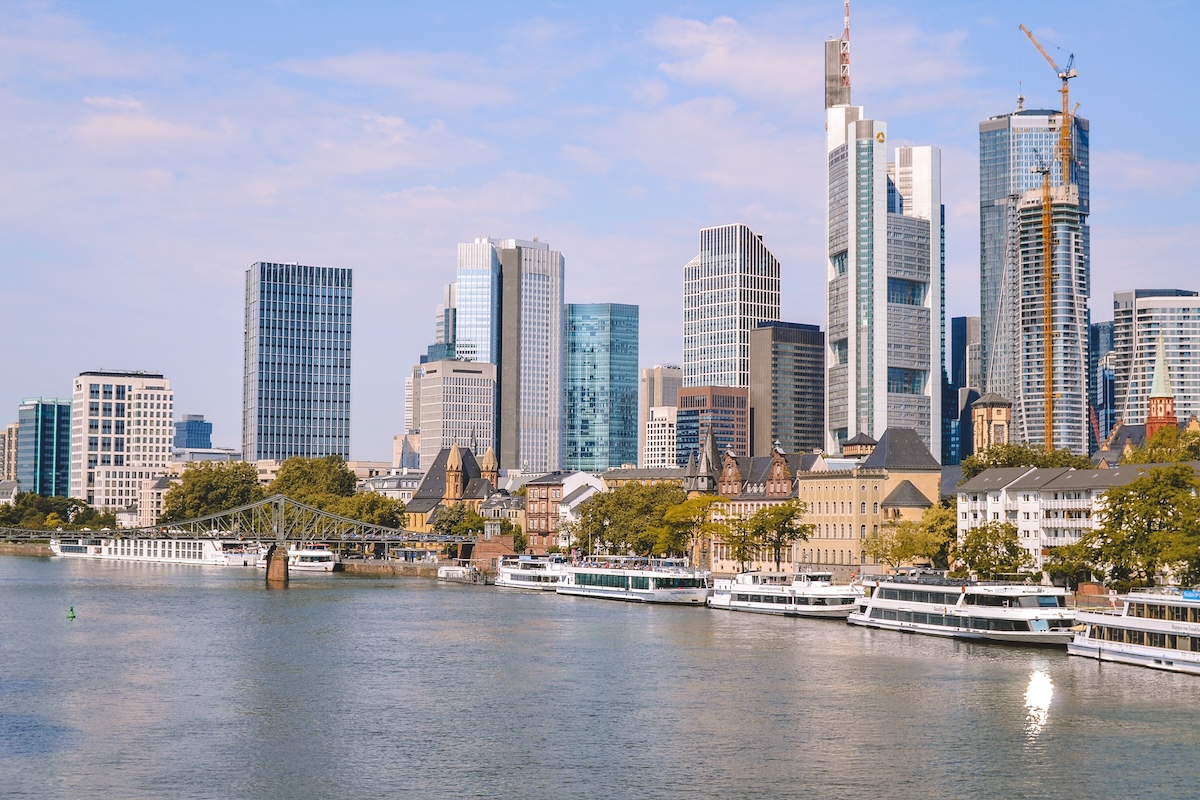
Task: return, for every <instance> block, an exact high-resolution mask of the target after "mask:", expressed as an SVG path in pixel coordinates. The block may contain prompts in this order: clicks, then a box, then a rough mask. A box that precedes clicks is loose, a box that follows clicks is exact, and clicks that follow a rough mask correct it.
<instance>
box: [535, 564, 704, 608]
mask: <svg viewBox="0 0 1200 800" xmlns="http://www.w3.org/2000/svg"><path fill="white" fill-rule="evenodd" d="M554 591H556V592H557V593H558V594H566V595H578V596H580V597H600V598H605V599H609V600H628V601H630V602H635V603H676V604H680V605H697V606H702V605H704V603H705V601H706V600H707V599H708V596H709V595H710V594H712V573H710V572H708V571H706V570H699V569H692V568H691V567H688V566H687V565H686V563H685V562H684V560H683V559H645V558H635V557H609V558H606V559H604V560H602V561H593V562H590V563H585V564H579V565H569V566H565V567H564V568H563V577H562V579H561V580H560V581H559V582H558V585H557V586H556V587H555V590H554Z"/></svg>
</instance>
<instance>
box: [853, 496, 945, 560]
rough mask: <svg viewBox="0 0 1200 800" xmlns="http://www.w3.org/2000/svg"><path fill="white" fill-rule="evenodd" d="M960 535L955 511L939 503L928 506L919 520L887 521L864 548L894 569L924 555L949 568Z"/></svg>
mask: <svg viewBox="0 0 1200 800" xmlns="http://www.w3.org/2000/svg"><path fill="white" fill-rule="evenodd" d="M957 537H958V521H957V520H956V519H955V517H954V511H953V510H952V509H951V508H949V507H948V506H944V505H942V504H941V503H936V504H934V505H932V506H930V507H929V508H927V509H925V512H924V513H923V514H922V515H921V519H919V520H888V521H887V522H885V523H884V524H883V528H882V529H881V530H880V531H879V533H877V534H875V535H874V536H872V537H870V538H869V539H867V540H865V541H864V542H863V550H864V551H865V552H866V554H867V555H869V556H871V557H872V558H874V559H875V560H876V561H880V562H882V563H884V564H887V565H888V566H889V567H891V568H892V569H899V568H900V566H901V565H903V564H905V563H909V564H911V563H912V562H913V561H915V560H917V559H921V558H927V559H929V561H930V562H931V563H932V564H933V565H934V566H935V567H938V568H939V569H946V568H948V567H949V561H950V548H951V546H952V545H953V543H954V541H955V539H956V538H957Z"/></svg>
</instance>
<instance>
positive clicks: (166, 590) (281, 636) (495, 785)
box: [0, 556, 1200, 800]
mask: <svg viewBox="0 0 1200 800" xmlns="http://www.w3.org/2000/svg"><path fill="white" fill-rule="evenodd" d="M261 576H262V573H261V572H258V571H255V570H254V569H252V568H249V569H248V568H217V567H195V566H182V565H158V564H126V563H103V562H87V561H75V560H66V559H50V558H25V557H6V556H0V796H2V797H5V798H39V799H40V798H165V797H170V798H289V799H297V798H382V797H406V798H440V797H479V798H510V797H512V798H591V799H599V798H603V799H604V800H607V799H608V798H677V797H680V796H682V795H685V794H686V795H689V796H694V797H700V798H708V797H721V798H736V799H737V800H742V798H759V797H804V798H856V799H861V798H965V797H987V798H991V797H995V798H1010V797H1011V798H1016V797H1021V798H1059V797H1073V798H1074V797H1081V798H1082V797H1105V798H1107V797H1154V798H1185V797H1194V796H1196V794H1197V791H1200V790H1197V788H1196V787H1197V786H1200V759H1197V757H1196V754H1197V752H1200V725H1198V724H1197V713H1196V712H1197V709H1198V708H1200V678H1197V677H1194V676H1185V675H1174V674H1169V673H1163V672H1157V671H1153V670H1147V669H1142V668H1138V667H1129V666H1123V665H1116V664H1099V663H1097V662H1094V661H1089V660H1087V659H1082V658H1075V657H1069V656H1067V654H1066V653H1065V652H1061V651H1057V650H1045V649H1032V648H1021V647H1005V646H998V645H985V644H969V643H959V642H953V641H948V640H943V639H939V638H934V637H925V636H913V635H905V634H898V633H893V632H889V631H870V630H864V629H859V628H854V627H851V626H848V625H845V624H844V623H840V622H830V621H824V620H798V619H782V618H774V617H771V618H767V617H763V616H759V615H751V614H738V613H730V612H714V611H709V610H707V609H697V608H670V607H647V606H639V605H632V604H624V603H616V602H608V601H601V600H591V599H585V598H565V597H558V596H556V595H554V594H552V593H551V594H541V593H523V592H521V591H519V590H504V589H496V588H494V587H486V588H485V587H475V586H462V585H441V584H438V583H436V582H435V581H432V580H429V579H422V578H389V579H369V578H361V577H348V576H345V575H341V574H334V575H311V576H310V575H305V576H299V577H295V576H294V577H293V580H292V582H291V585H290V586H289V587H288V588H287V589H283V590H280V589H271V590H268V589H267V588H266V587H265V586H264V583H263V581H262V577H261ZM72 607H73V608H74V612H75V615H76V618H75V619H74V620H70V619H68V609H69V608H72Z"/></svg>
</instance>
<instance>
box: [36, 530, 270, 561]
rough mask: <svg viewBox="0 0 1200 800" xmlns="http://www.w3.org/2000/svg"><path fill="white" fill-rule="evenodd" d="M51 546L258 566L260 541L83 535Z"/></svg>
mask: <svg viewBox="0 0 1200 800" xmlns="http://www.w3.org/2000/svg"><path fill="white" fill-rule="evenodd" d="M50 550H51V552H53V553H54V555H56V556H62V557H64V558H97V559H102V560H106V561H155V562H160V563H167V564H210V565H214V566H222V567H224V566H248V567H252V566H254V563H255V561H256V560H257V559H258V545H257V544H253V545H247V544H246V543H244V542H238V541H221V540H220V539H134V538H129V539H127V538H122V537H116V536H113V537H108V538H97V537H81V538H72V539H51V540H50Z"/></svg>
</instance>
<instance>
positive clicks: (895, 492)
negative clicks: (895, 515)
mask: <svg viewBox="0 0 1200 800" xmlns="http://www.w3.org/2000/svg"><path fill="white" fill-rule="evenodd" d="M931 505H933V502H932V501H931V500H930V499H929V498H928V497H926V496H925V495H924V494H922V493H921V490H920V489H918V488H917V487H916V486H913V483H912V481H908V480H904V481H900V483H899V484H897V486H896V488H895V489H892V491H891V492H889V493H888V496H887V497H885V498H883V507H884V508H929V507H930V506H931Z"/></svg>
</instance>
